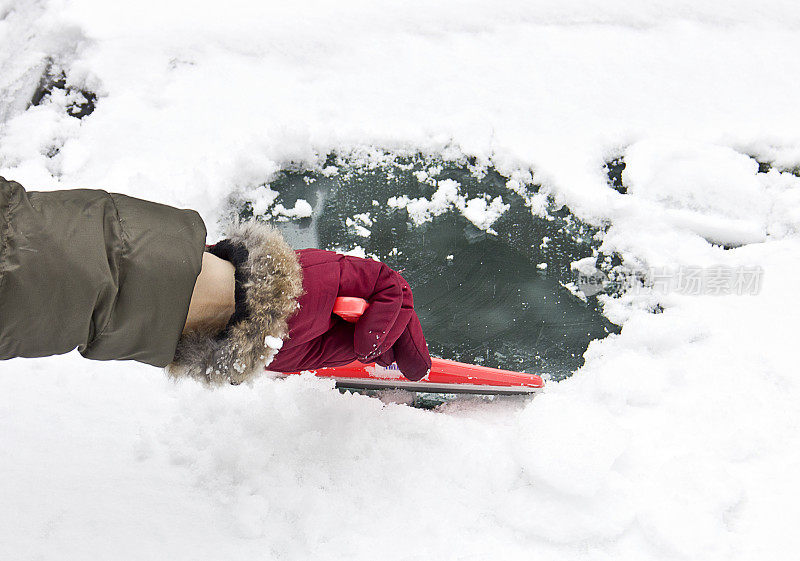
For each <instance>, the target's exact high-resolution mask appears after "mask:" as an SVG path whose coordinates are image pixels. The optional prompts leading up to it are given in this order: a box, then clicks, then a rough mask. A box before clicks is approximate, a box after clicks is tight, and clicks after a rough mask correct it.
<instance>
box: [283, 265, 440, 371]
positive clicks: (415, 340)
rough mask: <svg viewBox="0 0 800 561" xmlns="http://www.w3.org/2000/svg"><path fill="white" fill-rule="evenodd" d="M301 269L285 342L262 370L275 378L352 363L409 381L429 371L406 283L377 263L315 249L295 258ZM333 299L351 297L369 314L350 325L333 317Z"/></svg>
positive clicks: (398, 275)
mask: <svg viewBox="0 0 800 561" xmlns="http://www.w3.org/2000/svg"><path fill="white" fill-rule="evenodd" d="M296 253H297V256H298V258H299V260H300V266H301V267H302V269H303V289H304V290H305V294H303V296H302V297H300V300H299V304H300V309H299V310H298V311H297V313H295V314H294V315H293V316H291V317H290V318H289V339H287V340H286V341H284V343H283V347H282V348H281V350H280V351H279V352H278V354H277V355H275V358H274V359H273V360H272V362H271V363H270V364H269V365H267V368H268V369H269V370H274V371H276V372H296V371H299V370H309V369H313V368H321V367H324V366H341V365H343V364H348V363H350V362H353V361H354V360H359V361H361V362H364V363H369V362H377V363H378V364H380V365H382V366H389V365H390V364H391V363H392V362H396V363H397V366H398V368H399V369H400V371H401V372H402V373H403V375H404V376H405V377H406V378H408V379H409V380H419V379H420V378H422V377H423V376H425V374H427V373H428V371H429V370H430V368H431V357H430V355H429V354H428V345H427V344H426V343H425V337H424V336H423V334H422V326H421V325H420V323H419V318H418V317H417V314H416V313H415V312H414V299H413V297H412V295H411V288H410V287H409V286H408V283H407V282H406V280H405V279H404V278H403V277H401V276H400V274H398V273H396V272H395V271H393V270H392V269H390V268H389V267H387V266H386V265H385V264H383V263H381V262H380V261H374V260H372V259H361V258H360V257H351V256H348V255H341V254H338V253H334V252H332V251H323V250H321V249H301V250H299V251H297V252H296ZM338 296H356V297H359V298H364V299H365V300H367V301H368V302H369V308H367V311H366V312H364V314H363V315H362V316H361V318H360V319H359V320H358V322H356V323H355V324H352V323H348V322H346V321H344V320H342V319H341V318H339V317H338V316H334V315H333V305H334V302H335V301H336V298H337V297H338Z"/></svg>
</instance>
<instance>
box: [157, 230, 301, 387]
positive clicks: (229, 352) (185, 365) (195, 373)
mask: <svg viewBox="0 0 800 561" xmlns="http://www.w3.org/2000/svg"><path fill="white" fill-rule="evenodd" d="M226 238H227V239H228V240H230V242H231V243H233V244H243V245H244V246H245V248H246V249H247V252H248V256H247V261H245V263H244V264H243V265H242V266H241V267H240V271H237V273H238V272H241V273H243V274H242V277H243V282H242V287H243V288H244V290H245V303H246V306H247V310H248V314H247V317H245V318H244V319H242V320H240V321H238V322H236V323H233V324H231V325H229V326H228V328H227V329H226V331H224V332H223V333H221V334H220V333H218V332H210V331H206V332H202V331H192V332H189V333H186V334H184V335H182V336H181V338H180V340H179V341H178V346H177V348H176V350H175V358H174V359H173V361H172V363H170V364H169V365H168V366H167V372H168V373H169V375H170V376H171V377H174V378H179V377H185V376H188V377H191V378H195V379H198V380H201V381H204V382H207V383H210V384H225V383H230V384H241V383H242V382H246V381H249V380H251V379H253V378H254V377H255V376H257V375H258V374H260V373H261V372H262V371H263V370H264V366H265V365H267V364H269V363H270V362H271V361H272V358H273V357H274V356H275V354H277V352H278V350H279V349H280V348H281V346H282V345H283V340H284V339H286V337H287V336H288V333H289V328H288V326H287V319H288V318H289V316H291V315H292V313H294V312H295V311H296V310H297V299H298V298H299V297H300V296H301V295H302V293H303V276H302V271H301V269H300V264H299V262H298V260H297V255H296V254H295V252H294V251H293V250H292V248H291V247H289V245H288V244H287V243H286V242H285V241H284V239H283V236H281V234H280V232H278V230H276V229H274V228H273V227H271V226H268V225H266V224H263V223H260V222H256V221H250V222H245V223H243V224H239V225H236V226H234V227H233V228H232V229H231V231H229V232H228V233H227V236H226Z"/></svg>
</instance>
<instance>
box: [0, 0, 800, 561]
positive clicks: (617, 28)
mask: <svg viewBox="0 0 800 561" xmlns="http://www.w3.org/2000/svg"><path fill="white" fill-rule="evenodd" d="M0 46H2V48H0V175H2V176H4V177H6V178H9V179H15V180H17V181H20V182H21V183H22V184H23V185H25V186H26V187H27V188H29V189H64V188H75V187H91V188H104V189H107V190H110V191H117V192H123V193H127V194H130V195H133V196H139V197H145V198H149V199H154V200H157V201H160V202H164V203H167V204H172V205H178V206H182V207H191V208H195V209H197V210H198V211H200V212H201V214H202V216H203V218H204V219H205V220H206V222H207V225H208V227H209V241H214V240H215V239H216V237H217V236H219V234H220V233H221V230H220V222H219V219H220V218H221V213H222V210H223V208H224V204H225V201H226V200H227V197H228V196H229V195H230V194H231V193H232V192H236V191H239V192H246V191H248V190H252V189H256V188H258V186H259V185H263V184H264V183H265V182H268V181H269V180H270V179H271V178H272V177H274V175H275V173H276V172H277V171H278V170H280V169H281V168H282V167H284V166H286V165H288V164H295V165H296V164H298V163H300V164H303V165H305V166H307V167H310V168H315V169H320V170H322V166H323V164H324V158H325V155H326V154H327V153H328V152H329V151H331V150H333V149H335V150H337V151H338V152H340V153H345V152H352V153H353V154H355V155H356V156H357V155H358V154H367V155H368V154H369V153H370V151H371V150H389V151H400V152H402V151H417V150H419V151H422V152H424V153H429V154H439V155H444V157H448V158H457V157H460V156H463V155H469V156H475V157H476V158H478V159H479V160H480V161H482V162H486V163H491V164H492V165H494V166H495V167H496V168H497V169H498V170H500V171H501V172H503V173H505V174H507V175H508V176H509V177H511V178H512V181H510V182H509V188H510V189H514V190H522V189H524V185H525V183H526V181H528V180H529V179H530V174H531V173H533V174H534V176H535V178H536V181H537V182H540V183H541V184H542V185H543V190H542V192H541V193H544V194H549V195H551V196H553V197H554V198H555V199H556V200H557V201H558V202H560V203H566V204H568V205H569V207H570V209H571V210H572V211H573V212H575V213H576V214H577V215H578V216H579V217H581V218H583V219H584V220H588V221H592V222H595V223H598V224H599V223H601V222H604V223H607V224H610V227H609V229H608V231H607V233H606V234H605V236H604V238H603V242H602V243H603V250H604V251H608V252H610V251H618V252H620V253H621V254H622V255H624V256H625V258H626V261H627V262H632V263H639V264H640V265H641V266H642V267H645V268H647V267H666V268H680V267H711V266H725V267H733V268H735V267H760V268H761V269H762V270H763V275H762V286H761V291H760V293H759V294H758V295H746V296H740V295H727V296H726V295H712V294H706V295H691V294H680V293H674V292H673V293H666V294H659V293H657V292H656V291H648V290H647V289H643V290H639V291H636V292H631V293H630V294H628V295H626V296H624V297H622V298H619V299H608V300H607V302H606V314H607V315H608V316H609V318H611V319H612V320H613V321H616V322H620V323H622V324H623V329H622V333H621V334H620V335H613V336H610V337H608V338H606V339H604V340H602V341H596V342H594V343H592V344H591V345H590V347H589V349H588V351H587V352H586V355H585V358H586V364H585V366H584V367H583V368H581V369H580V370H579V371H577V372H576V373H575V374H574V375H573V376H572V377H571V378H569V379H567V380H566V381H563V382H560V383H550V384H549V385H548V387H547V389H546V392H545V393H544V394H542V395H540V396H537V397H535V398H534V399H531V400H528V401H520V400H498V401H496V402H492V403H485V402H482V401H466V402H460V403H456V404H453V405H452V406H446V407H444V408H442V409H440V410H437V411H424V410H417V409H413V408H410V407H407V406H405V405H399V404H383V403H381V402H380V401H378V400H376V399H372V398H368V397H364V396H353V395H340V394H339V393H338V392H336V391H333V390H332V389H331V387H330V385H329V382H325V381H322V380H317V379H314V378H312V377H310V376H303V377H295V378H292V379H288V380H275V379H271V378H266V377H265V378H263V379H260V380H258V381H257V382H255V383H253V384H252V385H246V386H240V387H229V388H224V389H217V390H213V391H212V390H208V389H205V388H203V387H200V386H198V385H196V384H194V383H190V382H181V383H173V382H170V381H168V380H167V379H166V378H165V376H164V374H163V373H162V372H161V371H160V370H158V369H154V368H150V367H147V366H143V365H139V364H135V363H120V362H109V363H101V362H91V361H87V360H83V359H82V358H80V357H79V356H78V355H77V354H76V353H72V354H70V355H67V356H62V357H50V358H45V359H35V360H33V359H31V360H22V359H14V360H10V361H7V362H4V363H3V364H1V365H0V443H2V450H3V454H2V455H3V458H2V460H0V558H2V559H15V560H22V559H26V560H27V559H31V560H32V559H60V560H72V559H76V560H77V559H119V560H127V559H131V560H133V559H148V560H150V559H169V560H179V559H187V560H188V559H191V560H196V561H197V560H205V559H234V558H247V559H265V560H266V559H291V560H294V559H323V560H327V559H375V558H378V557H379V558H381V559H387V560H394V559H592V560H595V559H608V560H615V561H619V560H625V559H630V560H641V559H703V560H716V559H719V560H750V559H788V558H792V557H793V556H794V555H795V554H796V552H797V551H798V550H800V534H799V533H798V532H797V531H796V526H797V521H798V520H800V501H798V500H797V497H798V496H799V495H800V483H798V478H797V475H796V474H797V473H798V470H800V413H798V406H797V404H798V403H799V402H800V382H799V381H798V376H797V372H798V368H797V363H798V361H797V358H796V339H797V336H796V329H797V326H798V325H800V307H798V306H797V305H796V303H795V301H794V291H795V290H794V289H795V288H796V286H797V279H798V278H800V260H799V259H798V255H800V179H798V178H797V177H795V176H793V175H791V174H790V173H786V172H781V171H779V170H780V169H789V168H792V167H794V166H798V165H800V109H799V108H798V107H799V106H798V99H800V81H798V79H797V76H798V75H800V58H798V57H797V53H798V52H800V5H798V4H797V3H793V2H782V1H778V0H766V1H760V2H755V1H744V0H732V1H727V2H722V1H707V2H699V3H689V2H683V1H678V0H660V1H654V2H648V3H638V4H632V3H630V2H623V1H621V0H609V1H607V2H602V3H601V2H595V1H591V0H576V1H574V2H568V3H565V2H559V1H555V0H553V1H546V0H533V1H522V0H516V1H510V0H509V1H498V2H475V1H464V2H455V1H453V0H442V1H439V2H434V3H430V2H422V1H419V0H410V1H407V2H402V3H396V2H385V1H371V2H366V1H362V0H342V1H341V2H336V3H325V2H319V1H297V2H291V3H286V2H266V1H265V2H249V1H248V2H245V1H240V0H229V1H228V2H225V3H224V4H220V3H218V2H196V1H193V2H188V1H185V0H175V1H172V2H154V1H151V0H138V1H137V2H131V3H116V2H99V1H88V0H51V1H47V0H41V1H37V2H29V1H27V0H4V1H0ZM48 60H49V61H52V62H53V64H55V65H57V66H58V67H60V68H63V69H64V70H65V71H66V74H67V80H68V82H69V83H71V84H73V85H75V86H78V87H83V88H86V89H90V90H92V91H95V92H96V93H97V94H98V96H99V98H98V103H97V110H96V111H95V112H94V113H93V114H92V115H90V116H89V117H87V118H85V119H83V120H78V119H75V118H72V117H69V116H67V115H66V113H65V112H64V107H65V105H66V104H67V103H69V100H68V99H66V96H63V95H62V96H57V95H56V96H53V97H52V98H51V99H50V100H49V101H47V102H45V103H43V104H42V105H39V106H37V107H31V108H28V109H27V110H26V106H27V102H28V100H29V99H30V97H31V95H32V93H33V91H34V90H35V88H36V85H37V84H38V82H39V77H40V76H41V73H42V71H43V69H44V67H45V65H46V64H47V61H48ZM48 154H49V156H48ZM749 155H754V156H758V157H759V158H760V159H762V160H769V161H772V162H773V163H774V164H775V168H774V169H773V170H771V171H770V172H769V173H757V171H758V170H757V168H758V166H757V164H756V163H755V162H754V161H753V160H752V159H750V158H749V157H748V156H749ZM618 156H624V157H625V159H626V162H627V164H628V165H627V168H626V170H625V172H624V179H625V181H626V183H627V184H628V186H629V194H627V195H620V194H618V193H617V192H616V191H614V190H612V189H610V188H609V187H608V186H607V184H606V178H605V172H604V170H603V163H604V162H605V161H607V160H608V159H610V158H613V157H618ZM333 172H335V170H333ZM541 193H540V195H539V196H540V197H541ZM481 200H482V199H481ZM542 200H543V199H541V198H538V199H537V198H536V197H531V199H530V201H531V209H532V211H534V212H537V209H538V210H540V209H541V203H542ZM273 202H274V198H270V194H269V192H268V191H265V192H264V193H263V198H262V199H261V200H260V203H259V204H260V208H263V210H264V211H266V210H267V209H268V208H269V207H270V206H271V205H272V204H273ZM473 204H475V205H478V204H479V203H473ZM486 204H488V201H484V205H486ZM286 210H287V209H284V211H286ZM496 210H498V211H499V210H500V209H499V208H498V209H496ZM289 211H290V212H294V213H295V214H297V215H298V216H299V215H303V214H304V212H307V211H308V209H307V208H304V207H303V208H300V207H295V209H289ZM409 212H410V211H409ZM721 245H726V246H729V247H732V246H739V247H735V248H734V249H729V250H724V249H723V248H722V247H721ZM400 249H402V248H400ZM655 304H659V305H660V306H661V307H662V308H663V313H658V314H653V313H650V311H649V310H650V309H651V308H652V307H653V306H654V305H655ZM0 321H1V319H0ZM792 552H795V553H792Z"/></svg>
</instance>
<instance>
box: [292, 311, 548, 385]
mask: <svg viewBox="0 0 800 561" xmlns="http://www.w3.org/2000/svg"><path fill="white" fill-rule="evenodd" d="M368 306H369V304H368V303H367V301H366V300H364V299H362V298H352V297H347V296H340V297H339V298H337V299H336V303H335V304H334V306H333V313H334V314H336V315H338V316H339V317H341V318H342V319H343V320H345V321H349V322H351V323H355V322H356V321H358V318H359V317H361V314H363V313H364V312H365V311H366V309H367V307H368ZM431 362H432V366H431V371H430V372H429V373H428V375H427V376H425V377H424V378H423V379H422V380H419V381H417V382H412V381H410V380H408V379H406V378H405V377H404V376H403V375H402V374H401V373H400V370H399V369H398V368H397V365H396V364H391V365H390V366H388V367H383V366H380V365H378V364H362V363H360V362H358V361H356V362H352V363H350V364H347V365H345V366H335V367H331V368H319V369H317V370H312V371H311V372H312V373H313V374H314V375H315V376H318V377H320V378H333V379H334V380H336V387H337V388H345V389H356V390H386V389H401V390H407V391H412V392H427V393H471V394H488V395H517V394H530V393H536V392H538V391H541V390H542V388H544V380H542V377H541V376H537V375H536V374H525V373H522V372H512V371H510V370H499V369H497V368H487V367H485V366H476V365H473V364H463V363H460V362H455V361H452V360H445V359H443V358H431ZM293 374H297V373H296V372H293Z"/></svg>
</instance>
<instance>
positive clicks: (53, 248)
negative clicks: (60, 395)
mask: <svg viewBox="0 0 800 561" xmlns="http://www.w3.org/2000/svg"><path fill="white" fill-rule="evenodd" d="M205 236H206V229H205V226H204V224H203V221H202V219H201V218H200V216H199V215H198V214H197V213H196V212H195V211H192V210H181V209H176V208H173V207H169V206H165V205H161V204H157V203H153V202H149V201H144V200H141V199H136V198H133V197H128V196H125V195H119V194H113V193H107V192H105V191H100V190H89V189H75V190H65V191H52V192H26V191H25V189H24V188H23V187H22V186H21V185H20V184H19V183H16V182H13V181H6V180H5V179H3V178H2V177H0V359H7V358H12V357H37V356H47V355H53V354H61V353H66V352H69V351H71V350H73V349H75V348H77V349H78V351H79V352H80V353H81V354H82V355H83V356H85V357H86V358H91V359H97V360H112V359H116V360H137V361H140V362H144V363H147V364H151V365H154V366H166V365H167V364H168V363H169V362H170V361H172V359H173V356H174V354H175V348H176V346H177V344H178V339H179V337H180V336H181V331H182V330H183V326H184V324H185V322H186V316H187V314H188V310H189V302H190V300H191V296H192V290H193V288H194V284H195V280H196V279H197V276H198V274H199V273H200V267H201V264H202V256H203V251H204V249H205V245H204V244H205Z"/></svg>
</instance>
